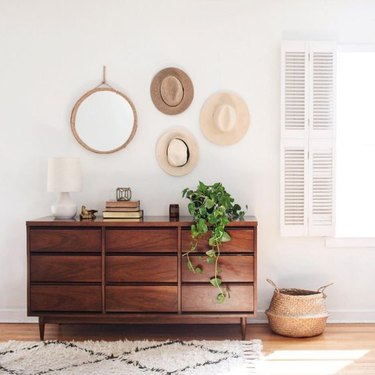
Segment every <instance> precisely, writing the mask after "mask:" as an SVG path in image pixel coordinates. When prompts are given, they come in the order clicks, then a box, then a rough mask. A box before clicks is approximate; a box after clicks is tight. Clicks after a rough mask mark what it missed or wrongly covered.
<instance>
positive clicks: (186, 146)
mask: <svg viewBox="0 0 375 375" xmlns="http://www.w3.org/2000/svg"><path fill="white" fill-rule="evenodd" d="M155 151H156V159H157V161H158V163H159V165H160V167H161V168H162V169H163V170H164V172H166V173H168V174H170V175H172V176H184V175H185V174H188V173H190V172H191V171H192V170H193V169H194V167H195V166H196V164H197V162H198V157H199V148H198V143H197V141H196V140H195V138H194V136H193V135H192V134H191V133H190V132H188V131H187V130H185V129H181V128H175V129H173V130H171V131H168V132H166V133H164V134H163V135H162V136H161V137H160V138H159V139H158V142H157V144H156V150H155Z"/></svg>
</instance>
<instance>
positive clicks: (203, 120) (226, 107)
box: [200, 92, 250, 145]
mask: <svg viewBox="0 0 375 375" xmlns="http://www.w3.org/2000/svg"><path fill="white" fill-rule="evenodd" d="M249 124H250V115H249V110H248V108H247V105H246V103H245V102H244V101H243V99H242V98H241V97H239V96H238V95H237V94H234V93H230V92H219V93H216V94H214V95H212V96H210V97H209V98H208V99H207V100H206V102H205V103H204V104H203V107H202V109H201V114H200V125H201V129H202V132H203V134H204V135H205V137H206V138H207V139H208V140H210V141H211V142H213V143H216V144H218V145H231V144H233V143H236V142H238V141H239V140H240V139H241V138H242V137H243V136H244V135H245V134H246V132H247V129H248V128H249Z"/></svg>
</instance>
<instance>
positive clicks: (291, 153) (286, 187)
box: [280, 41, 336, 236]
mask: <svg viewBox="0 0 375 375" xmlns="http://www.w3.org/2000/svg"><path fill="white" fill-rule="evenodd" d="M281 59H282V70H281V152H280V159H281V181H280V182H281V189H280V190H281V209H280V214H281V235H283V236H306V235H309V236H327V235H331V234H332V233H333V229H334V166H335V163H334V155H335V152H334V151H335V141H334V139H335V116H334V115H335V107H334V105H335V96H334V94H335V69H336V55H335V44H334V43H332V42H306V41H286V42H283V45H282V58H281Z"/></svg>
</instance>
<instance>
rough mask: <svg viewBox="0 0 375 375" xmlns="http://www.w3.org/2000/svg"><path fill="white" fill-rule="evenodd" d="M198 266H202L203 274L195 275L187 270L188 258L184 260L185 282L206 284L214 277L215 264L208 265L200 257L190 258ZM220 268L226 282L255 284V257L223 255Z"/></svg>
mask: <svg viewBox="0 0 375 375" xmlns="http://www.w3.org/2000/svg"><path fill="white" fill-rule="evenodd" d="M190 259H191V261H192V262H193V264H194V265H195V266H196V265H198V264H201V265H202V269H203V272H202V273H193V272H191V271H189V270H188V268H187V260H186V257H183V258H182V281H183V282H206V281H208V280H209V279H210V278H211V277H212V276H213V275H214V269H215V265H214V263H211V264H208V263H207V262H206V261H205V259H203V260H200V259H199V258H198V256H196V255H193V256H190ZM218 268H220V269H221V270H222V273H221V275H222V279H223V281H224V282H253V281H254V257H253V256H252V255H221V256H220V259H219V265H218Z"/></svg>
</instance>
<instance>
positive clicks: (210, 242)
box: [208, 237, 218, 246]
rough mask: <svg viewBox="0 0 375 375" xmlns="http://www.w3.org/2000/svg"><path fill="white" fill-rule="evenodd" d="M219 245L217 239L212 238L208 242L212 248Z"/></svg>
mask: <svg viewBox="0 0 375 375" xmlns="http://www.w3.org/2000/svg"><path fill="white" fill-rule="evenodd" d="M217 243H218V241H217V238H216V237H210V238H209V240H208V244H209V245H210V246H216V245H217Z"/></svg>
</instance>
